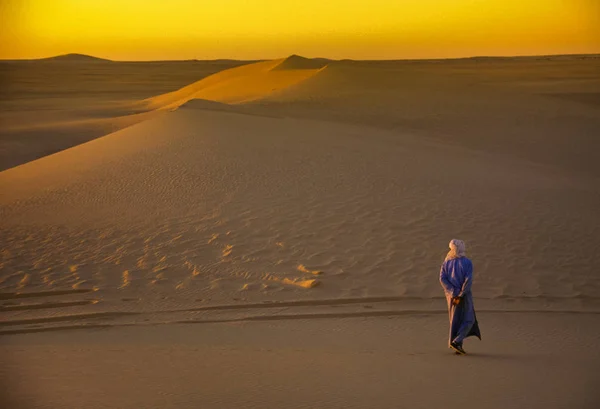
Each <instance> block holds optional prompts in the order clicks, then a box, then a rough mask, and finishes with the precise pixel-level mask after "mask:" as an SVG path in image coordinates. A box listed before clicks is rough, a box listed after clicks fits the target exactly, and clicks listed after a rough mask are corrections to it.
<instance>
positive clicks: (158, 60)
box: [0, 51, 600, 63]
mask: <svg viewBox="0 0 600 409" xmlns="http://www.w3.org/2000/svg"><path fill="white" fill-rule="evenodd" d="M69 56H71V57H79V58H81V57H83V58H86V59H90V60H97V61H98V62H100V61H105V62H116V63H144V62H147V63H150V62H193V61H197V62H203V61H206V62H210V61H239V62H257V61H271V60H277V59H281V58H283V59H287V58H290V57H294V56H296V57H301V58H306V59H310V60H313V59H323V60H329V61H382V62H385V61H446V60H468V59H478V58H489V59H503V58H504V59H508V58H551V57H600V51H599V52H595V53H573V54H515V55H471V56H463V57H430V58H375V59H372V58H371V59H355V58H327V57H304V56H301V55H299V54H290V55H288V56H286V57H277V58H257V59H237V58H207V59H198V58H186V59H156V60H116V59H110V58H104V57H97V56H94V55H91V54H82V53H66V54H59V55H53V56H50V57H39V58H0V62H25V61H44V60H53V59H59V60H60V59H61V57H69Z"/></svg>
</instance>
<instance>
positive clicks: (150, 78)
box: [0, 55, 246, 171]
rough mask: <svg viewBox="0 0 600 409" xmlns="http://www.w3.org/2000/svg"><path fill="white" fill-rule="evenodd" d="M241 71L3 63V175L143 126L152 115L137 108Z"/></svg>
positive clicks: (214, 66) (91, 61)
mask: <svg viewBox="0 0 600 409" xmlns="http://www.w3.org/2000/svg"><path fill="white" fill-rule="evenodd" d="M241 64H246V62H241V61H206V62H194V61H186V62H144V63H139V62H114V61H113V62H111V61H102V60H100V61H97V60H96V59H95V58H94V57H90V58H87V56H81V57H79V56H73V55H67V56H61V57H55V58H52V59H44V60H32V61H0V81H1V84H2V86H1V87H0V171H1V170H4V169H7V168H10V167H13V166H17V165H20V164H23V163H26V162H29V161H31V160H35V159H38V158H41V157H43V156H46V155H50V154H52V153H55V152H58V151H61V150H63V149H67V148H70V147H72V146H75V145H78V144H80V143H84V142H87V141H89V140H91V139H94V138H97V137H100V136H104V135H107V134H109V133H111V132H114V131H116V130H118V129H122V128H124V127H127V126H129V125H132V124H134V123H137V122H140V121H141V120H144V119H146V118H147V117H148V116H149V115H139V114H141V113H144V112H146V111H147V109H145V108H144V107H141V106H140V105H139V101H141V100H143V99H145V98H148V97H152V96H155V95H159V94H161V93H165V92H169V91H172V90H174V89H177V88H180V87H182V86H184V85H186V84H189V83H191V82H193V81H197V80H198V79H200V78H204V77H206V76H209V75H211V74H214V73H215V72H218V71H222V70H224V69H227V68H231V67H235V66H238V65H241ZM150 116H151V115H150Z"/></svg>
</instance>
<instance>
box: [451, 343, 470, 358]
mask: <svg viewBox="0 0 600 409" xmlns="http://www.w3.org/2000/svg"><path fill="white" fill-rule="evenodd" d="M450 348H452V349H453V350H454V351H455V352H456V353H457V354H458V355H466V354H467V353H466V352H465V350H464V349H463V348H462V346H460V345H458V344H457V343H454V342H452V343H451V344H450Z"/></svg>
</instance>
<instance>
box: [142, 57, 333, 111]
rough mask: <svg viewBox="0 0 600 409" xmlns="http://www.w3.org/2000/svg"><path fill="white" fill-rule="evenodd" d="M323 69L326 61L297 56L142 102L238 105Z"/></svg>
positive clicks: (152, 105) (215, 77) (161, 105)
mask: <svg viewBox="0 0 600 409" xmlns="http://www.w3.org/2000/svg"><path fill="white" fill-rule="evenodd" d="M326 66H327V61H326V60H310V59H306V58H302V57H299V56H291V57H288V58H284V59H279V60H272V61H264V62H258V63H254V64H249V65H244V66H241V67H237V68H232V69H229V70H225V71H223V72H220V73H217V74H214V75H211V76H210V77H208V78H205V79H203V80H200V81H198V82H195V83H193V84H191V85H188V86H186V87H184V88H182V89H180V90H178V91H174V92H171V93H168V94H165V95H160V96H157V97H153V98H150V99H148V100H146V101H144V102H145V104H147V105H146V106H147V107H148V108H150V109H174V108H177V107H179V106H181V105H183V104H185V103H186V102H188V101H190V100H193V99H203V100H210V101H216V102H222V103H228V104H241V103H245V102H250V101H253V100H257V99H262V98H265V97H267V96H268V95H269V94H272V93H274V92H277V91H280V90H282V89H286V88H288V87H290V86H293V85H295V84H298V83H301V82H302V81H305V80H306V79H308V78H310V77H312V76H314V75H315V74H317V73H318V72H319V71H320V70H322V69H323V68H325V67H326Z"/></svg>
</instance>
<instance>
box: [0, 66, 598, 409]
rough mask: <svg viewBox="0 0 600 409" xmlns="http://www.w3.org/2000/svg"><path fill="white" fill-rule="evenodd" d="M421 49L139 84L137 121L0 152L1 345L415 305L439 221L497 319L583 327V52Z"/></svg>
mask: <svg viewBox="0 0 600 409" xmlns="http://www.w3.org/2000/svg"><path fill="white" fill-rule="evenodd" d="M420 64H422V65H418V64H417V63H399V62H396V63H367V62H331V61H325V60H317V61H311V60H305V59H302V58H300V57H291V58H289V59H284V60H276V61H270V62H261V63H256V64H251V65H247V66H242V67H238V68H233V69H231V70H227V71H222V72H219V73H217V74H215V75H213V76H209V77H207V78H204V79H201V80H200V81H198V82H196V83H192V84H190V85H188V86H186V87H184V88H182V89H180V90H176V89H175V90H172V91H171V92H169V93H166V94H161V95H156V96H153V97H151V98H146V99H140V100H139V101H137V102H136V104H137V105H136V106H138V107H142V108H140V109H143V110H145V112H150V111H151V112H153V115H152V117H151V118H149V119H147V120H144V121H141V122H139V123H137V124H135V125H132V126H130V127H128V128H126V129H122V130H119V131H117V132H114V133H111V134H109V135H106V136H104V137H102V138H98V139H95V140H92V141H90V142H87V143H85V144H81V145H78V146H75V147H72V148H70V149H66V150H63V151H61V152H58V153H55V154H53V155H49V156H46V157H44V158H41V159H38V160H35V161H32V162H29V163H26V164H23V165H20V166H17V167H14V168H12V169H8V170H5V171H3V172H0V245H1V254H0V317H1V321H0V334H1V335H3V336H6V338H5V339H7V340H8V341H7V342H8V344H7V345H10V344H11V342H12V341H10V340H15V339H16V340H18V339H21V338H18V337H24V336H26V335H23V334H27V335H28V336H32V337H33V336H34V335H33V334H31V333H37V332H50V331H52V332H54V331H59V330H67V329H88V330H89V331H92V330H93V329H94V328H113V329H115V330H116V329H118V328H121V327H123V326H132V325H133V326H135V327H136V328H140V331H142V329H141V328H142V327H143V328H147V326H148V325H153V326H154V325H159V324H175V323H194V324H207V325H208V326H201V327H198V328H206V329H207V330H208V329H209V328H213V327H211V325H213V324H216V323H227V324H226V325H241V326H242V328H246V329H247V331H248V332H247V334H250V335H248V336H251V334H257V333H256V331H259V332H260V331H262V330H261V329H260V328H263V327H261V326H264V325H268V323H269V322H271V323H273V325H282V326H284V327H285V328H287V329H285V330H286V331H288V330H292V328H293V325H292V324H290V323H288V321H289V322H293V321H291V320H304V321H303V322H305V323H306V322H308V323H309V324H302V325H308V327H307V331H308V332H309V333H310V332H311V331H317V332H320V331H322V330H326V329H327V328H328V327H329V324H315V323H312V324H310V322H313V321H312V320H314V319H317V318H321V319H326V320H330V322H331V323H332V324H331V325H333V326H336V325H345V324H340V321H339V320H342V319H344V318H348V319H355V320H354V321H352V322H355V323H356V325H358V326H360V325H362V323H364V322H365V321H360V319H364V320H368V322H375V323H380V322H384V321H382V320H384V319H386V318H389V319H394V320H400V321H394V322H400V323H401V322H404V321H402V320H405V319H409V320H414V319H415V318H414V317H427V318H426V319H425V318H424V320H425V321H424V322H427V323H429V324H427V325H430V324H431V323H437V322H438V321H440V322H441V321H443V320H440V317H443V316H444V314H446V310H445V308H446V306H445V301H444V300H443V299H442V291H441V288H440V285H439V283H438V273H439V267H440V264H441V262H442V260H443V258H444V255H445V252H446V248H447V244H448V241H449V240H450V239H451V238H454V237H458V238H461V239H463V240H465V241H466V243H467V246H468V253H469V256H470V257H471V258H472V259H473V261H474V265H475V284H474V293H475V300H476V307H477V310H478V313H480V314H481V316H483V317H496V318H493V319H492V318H490V321H489V322H493V323H494V324H493V326H492V327H493V328H495V331H497V332H498V334H502V333H503V331H502V329H501V328H502V325H503V323H504V321H503V318H498V317H507V319H508V318H510V317H520V318H515V319H517V321H518V320H526V319H531V320H533V321H535V322H537V323H540V322H541V321H540V320H542V321H543V320H544V318H540V317H544V316H546V314H551V315H552V316H553V317H556V320H555V321H548V322H546V321H544V322H546V324H540V325H538V326H537V327H535V328H534V329H532V330H531V331H533V333H535V334H539V336H544V335H543V332H544V331H545V330H548V331H550V330H551V329H552V328H553V327H554V326H557V325H561V324H560V323H561V322H562V323H566V322H571V321H570V320H572V319H574V318H572V317H579V318H577V319H576V320H577V321H576V322H577V323H578V324H573V322H575V321H572V322H571V324H569V325H576V327H577V329H576V331H581V333H583V334H587V335H586V336H587V337H594V336H596V335H594V334H592V333H590V332H589V330H588V329H586V328H590V325H591V324H590V322H592V323H595V322H596V321H597V320H598V319H597V316H598V315H597V314H598V313H600V300H599V298H598V294H599V293H600V276H599V275H598V274H597V271H596V270H597V268H596V262H595V254H596V253H597V252H596V249H595V246H596V243H598V242H599V241H600V233H599V232H600V213H599V212H598V209H600V184H599V183H598V181H599V179H598V176H599V175H600V173H598V167H597V163H595V161H594V160H592V159H593V158H592V156H593V155H595V153H594V152H597V150H595V149H596V148H597V147H598V145H597V144H598V142H597V141H596V139H594V138H592V137H591V134H590V130H591V129H597V126H598V125H599V124H600V123H599V121H600V115H599V114H600V110H599V109H600V105H598V104H597V103H596V102H597V101H596V100H597V96H598V95H600V90H599V88H598V83H599V81H598V79H597V78H595V77H593V75H591V72H593V70H594V69H595V68H597V67H598V60H597V59H593V58H589V59H583V60H578V59H567V60H565V61H563V60H560V59H559V60H553V61H547V62H544V61H541V62H540V61H537V60H533V61H532V60H527V59H525V60H514V61H513V60H511V61H504V60H503V61H491V62H490V61H483V62H481V61H463V62H447V63H435V64H434V63H428V64H429V65H427V63H420ZM423 64H424V65H423ZM444 64H446V65H444ZM476 64H479V65H476ZM561 64H563V65H561ZM536 73H537V74H539V73H542V74H543V79H541V78H540V77H539V75H538V76H537V77H535V76H534V74H536ZM534 77H535V78H534ZM571 125H573V126H571ZM521 148H522V149H521ZM519 314H523V315H519ZM555 314H558V315H555ZM525 317H529V318H525ZM570 317H571V318H570ZM356 319H358V321H357V320H356ZM553 319H554V318H553ZM561 320H562V321H561ZM262 321H267V323H260V322H262ZM276 321H284V322H285V323H281V324H275V322H276ZM588 321H589V322H588ZM410 322H411V324H410V325H413V326H415V325H417V324H416V323H415V322H413V321H410ZM518 322H521V321H518ZM550 322H551V323H550ZM333 323H335V324H333ZM209 324H210V325H209ZM259 324H260V325H259ZM252 325H256V326H252ZM299 325H300V324H299ZM320 325H323V327H321V326H320ZM373 325H375V324H373ZM432 325H433V324H432ZM435 325H437V324H435ZM440 325H441V327H440V328H442V330H443V331H441V332H440V333H439V334H438V333H436V332H435V331H433V330H432V331H433V332H431V331H430V333H429V334H430V335H431V336H434V337H435V336H437V335H439V338H440V340H439V341H440V345H441V346H443V345H445V339H444V337H445V335H444V332H445V327H444V326H445V323H440ZM519 325H521V326H522V328H521V330H520V332H518V334H517V333H516V334H517V335H518V337H519V339H520V340H525V339H527V336H529V335H527V334H529V332H528V330H527V329H524V328H525V327H526V325H525V324H524V323H521V324H519ZM417 326H418V325H417ZM168 327H169V326H164V327H163V326H162V325H160V326H158V327H157V328H159V329H158V330H157V331H160V328H168ZM177 328H179V327H177ZM236 328H237V327H236ZM269 328H271V327H269ZM378 328H379V330H377V331H376V332H377V333H378V334H379V335H380V336H382V337H386V336H389V334H392V333H394V334H396V333H397V332H398V331H400V330H399V328H396V327H395V328H394V329H391V330H390V331H389V332H386V330H384V329H381V328H382V327H378ZM411 328H412V327H411ZM483 328H484V333H485V321H484V322H483ZM532 328H533V327H532ZM121 330H123V331H124V330H125V329H124V328H121ZM144 331H150V330H149V329H145V330H144ZM152 331H153V330H152ZM200 331H201V330H200ZM211 331H212V330H211ZM341 331H342V332H344V333H347V334H351V333H352V331H354V330H350V329H348V328H346V327H344V328H342V329H341ZM348 331H349V332H348ZM564 331H566V330H564ZM564 331H563V332H564ZM84 332H85V331H84ZM61 333H62V332H61ZM85 333H86V334H87V332H85ZM92 333H93V332H92ZM144 334H146V332H144ZM182 334H183V335H182V336H184V337H189V336H191V335H190V334H189V333H182ZM382 334H388V335H382ZM436 334H437V335H436ZM519 334H520V335H519ZM590 334H591V335H590ZM9 335H10V336H9ZM563 335H564V334H563ZM35 336H41V335H39V334H38V335H35ZM49 336H50V335H49ZM86 336H87V335H85V336H82V338H81V342H83V343H84V344H85V343H87V342H89V340H86V339H85V337H86ZM252 336H254V335H252ZM348 336H352V335H348ZM536 336H537V335H536ZM15 337H17V338H15ZM148 337H149V338H148V339H153V336H150V335H148ZM561 337H562V335H561ZM23 339H26V338H23ZM31 339H34V338H31ZM36 339H37V338H36ZM48 339H49V340H50V338H48ZM52 339H54V338H52ZM143 339H146V338H143ZM561 339H568V342H569V348H579V347H582V348H583V347H585V348H587V346H586V345H587V344H585V345H583V344H582V345H579V344H578V342H582V341H580V340H579V339H578V338H576V337H575V338H573V337H570V336H566V335H565V336H564V337H563V338H561ZM586 339H587V338H586ZM49 342H50V341H49ZM53 342H54V340H53V341H51V343H53ZM107 342H109V344H112V343H113V342H114V340H113V341H107ZM145 342H146V341H144V342H142V344H144V345H145ZM357 342H358V341H357ZM405 342H408V343H409V344H410V343H417V344H418V342H419V341H418V337H417V338H410V339H405ZM411 345H412V344H411ZM415 345H416V344H415ZM494 345H496V344H494ZM498 345H503V344H498ZM532 345H533V344H532ZM354 346H356V345H354ZM354 346H352V345H347V348H353V347H354ZM529 347H531V345H530V346H529ZM529 347H528V348H529ZM7 348H8V347H7ZM10 348H12V347H10ZM544 348H546V349H544V351H547V352H548V351H552V347H551V346H549V345H545V346H544ZM525 350H528V349H527V348H525V349H524V350H523V351H525ZM582 351H583V350H582ZM585 351H588V349H585ZM13 352H14V351H13ZM509 352H510V351H508V352H507V353H509ZM15 353H16V354H17V355H18V351H17V352H15ZM524 353H525V352H524ZM582 353H583V352H582ZM550 355H551V354H550ZM252 356H254V357H256V356H255V355H250V357H252ZM288 358H289V359H291V361H289V360H288V362H299V361H295V360H296V359H300V358H298V356H294V357H293V358H290V357H288ZM380 358H381V357H379V358H378V359H380ZM82 359H83V358H82ZM227 359H229V358H227ZM361 359H362V358H361ZM577 359H579V358H577ZM594 359H596V358H594ZM359 361H360V359H359ZM227 362H229V361H227ZM381 362H383V361H381ZM593 362H597V360H595V361H593ZM330 363H331V362H330ZM220 364H224V365H225V364H226V362H225V363H218V362H217V361H215V365H220ZM535 367H536V368H538V369H540V368H541V367H540V366H535ZM513 369H514V368H513ZM328 370H332V371H333V372H335V371H336V370H334V369H332V368H329V369H328ZM586 374H589V373H588V372H586ZM365 376H366V375H365ZM557 376H558V375H557ZM581 376H584V375H581ZM586 376H587V375H586ZM552 379H553V381H552V382H554V381H556V379H558V378H556V379H555V378H552ZM585 379H591V378H585ZM40 396H41V395H40ZM270 396H273V395H270ZM344 396H347V395H344ZM561 396H562V395H561ZM563 398H564V396H563V397H561V399H563ZM215 399H216V400H213V401H210V402H209V403H210V404H211V405H217V403H216V402H218V401H219V399H220V398H215ZM565 399H566V398H565ZM192 401H193V400H192ZM137 402H138V403H139V401H137ZM274 402H275V401H274ZM296 402H297V401H296ZM320 402H321V403H322V404H323V403H324V402H326V399H322V400H320ZM344 402H346V403H348V402H347V401H346V400H344V399H342V400H340V401H335V402H329V403H331V405H332V406H331V407H346V406H344ZM519 402H520V403H519V404H520V405H521V406H518V407H527V406H526V405H527V402H528V401H527V399H525V400H523V401H519ZM230 403H231V404H234V403H233V401H231V402H230ZM238 403H239V402H238ZM587 403H589V402H588V401H586V404H587ZM338 404H339V405H338ZM131 405H133V406H135V402H134V403H131ZM273 405H275V406H273V407H277V404H276V403H273ZM336 405H338V406H336ZM133 406H132V407H133ZM538 406H539V405H538ZM124 407H126V405H125V406H124ZM163 407H167V406H163ZM298 407H301V406H298ZM307 407H314V406H310V405H309V406H307ZM378 407H383V406H378ZM550 407H552V406H550Z"/></svg>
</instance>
